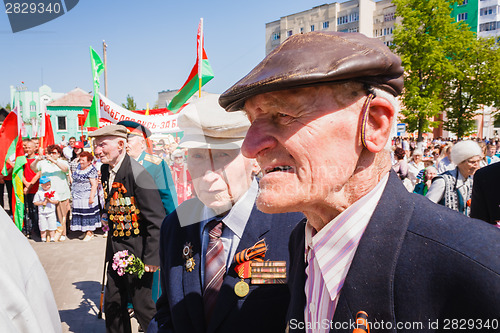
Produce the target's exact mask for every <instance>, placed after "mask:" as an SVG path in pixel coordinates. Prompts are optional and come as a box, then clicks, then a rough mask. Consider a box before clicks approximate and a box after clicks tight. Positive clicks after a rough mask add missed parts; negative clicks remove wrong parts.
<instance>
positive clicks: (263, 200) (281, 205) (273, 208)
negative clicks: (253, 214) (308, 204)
mask: <svg viewBox="0 0 500 333" xmlns="http://www.w3.org/2000/svg"><path fill="white" fill-rule="evenodd" d="M255 204H256V205H257V209H258V210H260V211H261V212H263V213H266V214H278V213H288V212H296V211H298V210H297V206H295V207H294V206H290V205H287V204H285V201H284V200H283V197H281V198H280V196H279V195H276V196H270V195H268V194H267V195H263V194H262V193H260V194H259V195H258V196H257V200H256V201H255Z"/></svg>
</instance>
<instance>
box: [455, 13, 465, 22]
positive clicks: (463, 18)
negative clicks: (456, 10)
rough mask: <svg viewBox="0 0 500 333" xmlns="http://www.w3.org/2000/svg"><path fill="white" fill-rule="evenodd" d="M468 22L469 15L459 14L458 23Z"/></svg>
mask: <svg viewBox="0 0 500 333" xmlns="http://www.w3.org/2000/svg"><path fill="white" fill-rule="evenodd" d="M466 20H467V13H460V14H458V16H457V21H458V22H460V21H466Z"/></svg>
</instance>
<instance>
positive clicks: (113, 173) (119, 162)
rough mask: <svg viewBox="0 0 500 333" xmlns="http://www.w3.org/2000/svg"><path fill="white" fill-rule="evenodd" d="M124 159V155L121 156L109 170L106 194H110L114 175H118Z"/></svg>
mask: <svg viewBox="0 0 500 333" xmlns="http://www.w3.org/2000/svg"><path fill="white" fill-rule="evenodd" d="M124 158H125V153H124V154H123V155H122V157H121V158H120V160H119V161H118V163H116V165H115V166H114V167H113V168H111V169H110V170H109V181H108V193H110V192H111V189H112V188H113V186H112V185H113V183H114V181H115V177H116V174H117V173H118V170H120V167H121V166H122V163H123V159H124Z"/></svg>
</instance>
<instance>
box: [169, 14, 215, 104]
mask: <svg viewBox="0 0 500 333" xmlns="http://www.w3.org/2000/svg"><path fill="white" fill-rule="evenodd" d="M196 42H197V52H196V53H197V54H196V64H195V65H194V66H193V69H192V70H191V73H190V74H189V76H188V78H187V80H186V82H185V83H184V85H183V86H182V87H181V89H179V91H178V92H177V94H176V95H175V96H174V98H173V99H172V101H171V102H170V104H168V107H167V108H168V109H169V110H170V111H174V112H175V111H177V110H179V109H180V108H181V107H182V106H183V105H184V103H186V101H187V100H188V99H189V98H190V97H191V96H193V95H194V94H195V93H196V91H199V92H200V96H201V87H202V86H204V85H205V84H207V83H208V81H210V80H212V79H213V77H214V73H213V71H212V67H211V66H210V63H209V62H208V58H207V54H206V53H205V48H204V47H203V43H204V38H203V18H202V19H200V24H199V25H198V36H197V38H196Z"/></svg>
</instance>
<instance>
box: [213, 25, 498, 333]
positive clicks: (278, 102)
mask: <svg viewBox="0 0 500 333" xmlns="http://www.w3.org/2000/svg"><path fill="white" fill-rule="evenodd" d="M402 89H403V68H402V67H401V60H400V59H399V57H398V56H397V55H395V54H393V53H392V52H391V51H390V50H389V48H387V47H386V46H385V45H384V44H383V43H382V42H381V41H380V40H378V39H372V38H368V37H366V36H364V35H362V34H358V33H341V32H330V31H328V32H311V33H307V34H302V35H294V36H291V37H290V38H288V39H287V40H286V41H285V42H284V43H283V44H281V45H280V47H279V48H276V49H275V50H274V51H273V52H271V53H270V54H269V55H268V56H267V57H266V58H265V59H264V60H263V61H262V62H261V63H260V64H258V65H257V67H255V68H254V69H253V70H252V71H251V72H250V73H249V74H248V75H247V76H246V77H244V78H242V79H241V80H239V81H238V82H237V83H236V84H235V85H234V86H233V87H231V88H229V90H227V91H226V92H225V93H223V94H222V95H221V97H220V99H219V102H220V104H221V105H222V106H223V107H224V108H225V109H226V111H236V110H241V109H244V110H245V111H246V113H247V115H248V117H249V119H250V121H251V123H252V125H251V126H250V128H249V130H248V133H247V135H246V138H245V141H244V143H243V145H242V153H243V155H245V156H246V157H248V158H256V159H257V161H258V162H259V164H260V166H261V168H262V170H263V172H264V176H263V177H262V179H261V180H260V183H259V187H260V191H259V196H258V197H257V207H258V208H259V209H260V210H262V211H263V212H267V213H282V212H294V211H301V212H303V213H304V215H305V216H306V220H304V221H303V222H302V223H300V224H299V225H297V227H296V228H295V229H294V231H293V232H292V235H291V237H290V244H289V246H290V262H291V263H290V277H289V285H290V290H291V300H290V306H289V311H288V315H287V321H288V330H289V331H307V332H328V331H335V332H352V331H353V325H352V324H354V322H355V318H356V313H357V312H358V311H366V312H367V313H368V318H369V321H370V322H371V323H372V329H375V330H376V331H377V332H395V331H396V330H397V331H398V332H419V331H426V332H429V331H440V330H446V329H452V330H457V329H459V328H458V327H459V326H460V325H463V322H467V320H469V319H473V320H472V321H470V320H469V323H471V322H472V323H474V324H473V325H471V326H470V327H468V329H470V330H474V331H480V330H482V329H484V323H487V325H489V324H488V323H491V322H495V328H494V329H493V330H494V331H498V330H499V329H500V328H499V326H498V325H496V324H497V321H498V313H500V257H499V256H498V253H500V241H499V236H500V232H499V231H498V230H497V229H496V228H494V227H492V226H490V225H488V224H486V223H482V222H480V221H477V220H473V219H469V218H467V217H464V216H462V215H460V214H457V213H455V212H453V211H450V210H449V209H445V208H443V207H440V206H438V205H435V204H433V203H432V202H430V201H429V200H427V199H426V198H423V197H421V196H418V195H415V194H410V193H408V191H406V190H405V188H404V187H403V186H402V184H401V181H400V179H399V178H398V177H397V175H396V174H395V173H394V172H393V171H390V170H391V160H390V155H389V152H388V151H387V150H386V149H385V147H386V145H387V143H388V141H389V139H390V137H391V135H390V132H391V128H392V127H393V125H394V122H395V120H396V118H397V111H398V103H397V101H396V96H397V95H398V94H399V93H400V92H401V91H402ZM304 254H305V255H304ZM462 327H463V326H462ZM490 327H491V326H490Z"/></svg>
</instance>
